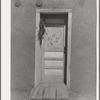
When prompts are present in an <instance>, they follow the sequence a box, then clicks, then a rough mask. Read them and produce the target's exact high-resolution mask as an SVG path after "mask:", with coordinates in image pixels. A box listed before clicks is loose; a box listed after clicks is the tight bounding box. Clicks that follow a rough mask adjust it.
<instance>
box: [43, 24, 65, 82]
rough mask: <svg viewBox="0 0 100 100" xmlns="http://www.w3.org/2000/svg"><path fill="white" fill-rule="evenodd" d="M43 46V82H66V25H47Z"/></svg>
mask: <svg viewBox="0 0 100 100" xmlns="http://www.w3.org/2000/svg"><path fill="white" fill-rule="evenodd" d="M42 47H43V55H42V56H43V66H42V67H43V68H42V82H43V83H64V57H65V56H64V47H65V26H54V27H46V34H45V36H44V39H43V46H42Z"/></svg>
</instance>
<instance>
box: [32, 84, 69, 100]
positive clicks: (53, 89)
mask: <svg viewBox="0 0 100 100" xmlns="http://www.w3.org/2000/svg"><path fill="white" fill-rule="evenodd" d="M30 100H69V92H68V88H67V86H66V85H65V84H63V83H62V84H39V85H38V86H37V87H36V88H35V89H32V92H31V95H30Z"/></svg>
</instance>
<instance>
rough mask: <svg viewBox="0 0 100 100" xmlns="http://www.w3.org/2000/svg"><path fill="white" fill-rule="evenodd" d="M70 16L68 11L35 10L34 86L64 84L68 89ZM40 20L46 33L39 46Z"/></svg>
mask: <svg viewBox="0 0 100 100" xmlns="http://www.w3.org/2000/svg"><path fill="white" fill-rule="evenodd" d="M71 16H72V13H71V12H70V10H54V11H51V10H46V9H45V10H43V9H41V10H37V13H36V28H37V29H36V48H35V49H36V53H35V54H36V55H35V85H38V84H39V83H56V84H57V83H64V84H66V85H67V86H68V87H69V88H70V68H69V66H70V50H71V49H70V46H71ZM41 20H42V21H43V23H44V26H45V31H46V32H45V34H44V36H43V40H42V45H41V46H40V44H39V40H38V31H39V24H40V21H41Z"/></svg>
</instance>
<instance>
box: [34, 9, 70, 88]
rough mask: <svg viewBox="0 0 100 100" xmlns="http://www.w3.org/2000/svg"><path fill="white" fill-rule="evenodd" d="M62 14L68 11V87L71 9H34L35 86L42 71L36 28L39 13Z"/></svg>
mask: <svg viewBox="0 0 100 100" xmlns="http://www.w3.org/2000/svg"><path fill="white" fill-rule="evenodd" d="M41 13H44V14H64V13H68V30H67V31H68V38H67V39H68V43H67V66H66V67H67V79H66V80H67V86H68V88H69V89H70V60H71V30H72V11H71V9H36V34H35V80H34V85H35V86H37V85H38V84H39V83H40V82H41V78H42V77H41V71H42V67H41V65H42V53H43V50H42V48H41V47H40V44H39V40H38V30H39V22H40V14H41Z"/></svg>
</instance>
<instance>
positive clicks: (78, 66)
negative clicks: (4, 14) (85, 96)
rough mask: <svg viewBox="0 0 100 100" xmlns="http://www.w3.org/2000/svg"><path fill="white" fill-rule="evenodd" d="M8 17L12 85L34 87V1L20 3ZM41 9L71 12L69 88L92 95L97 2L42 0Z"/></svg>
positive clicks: (94, 70)
mask: <svg viewBox="0 0 100 100" xmlns="http://www.w3.org/2000/svg"><path fill="white" fill-rule="evenodd" d="M14 1H15V0H12V9H11V10H12V13H11V14H12V16H11V21H12V22H11V23H12V25H11V28H12V29H11V30H12V32H11V39H12V40H11V41H12V42H11V43H12V44H11V54H12V55H11V60H12V62H11V64H12V65H11V84H12V85H11V86H12V90H16V89H20V90H27V89H31V88H32V87H33V86H34V65H35V63H34V62H35V20H36V17H35V15H36V13H35V10H36V9H37V7H36V6H35V2H36V0H20V1H21V2H22V4H21V6H19V7H15V6H14ZM40 8H44V9H47V8H48V9H50V8H52V9H55V8H57V9H72V14H73V17H72V46H71V50H72V51H71V53H72V55H71V89H72V90H73V91H76V92H82V93H89V94H93V95H95V85H96V83H95V81H96V66H95V51H96V50H95V38H96V0H43V6H42V7H40Z"/></svg>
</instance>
